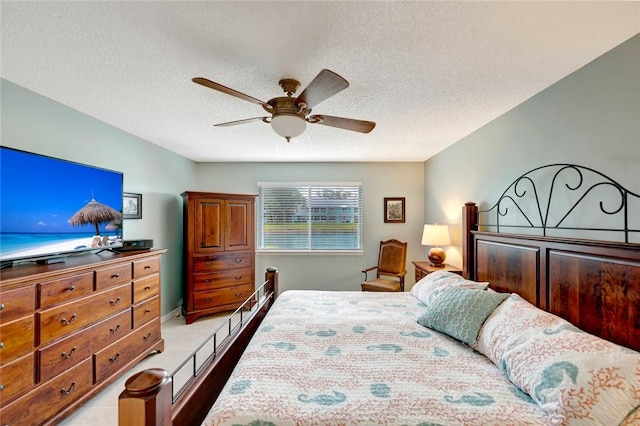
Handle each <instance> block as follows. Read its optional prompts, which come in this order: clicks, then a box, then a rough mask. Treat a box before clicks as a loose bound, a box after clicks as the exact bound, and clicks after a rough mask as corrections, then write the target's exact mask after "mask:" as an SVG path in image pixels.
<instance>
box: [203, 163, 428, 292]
mask: <svg viewBox="0 0 640 426" xmlns="http://www.w3.org/2000/svg"><path fill="white" fill-rule="evenodd" d="M197 181H198V185H197V187H194V188H192V189H193V190H198V191H212V192H231V193H233V192H236V193H242V194H255V193H256V191H257V186H256V185H257V182H282V181H285V182H287V181H288V182H327V181H329V182H330V181H334V182H335V181H348V182H353V181H357V182H362V183H363V209H364V211H363V218H364V220H363V221H364V238H363V245H364V254H363V255H318V254H316V255H307V254H301V255H293V254H286V255H285V254H280V255H275V254H258V255H257V256H256V274H257V275H258V277H259V279H260V280H261V279H262V277H263V276H264V271H265V269H266V268H267V267H268V266H276V267H278V269H279V270H280V272H281V274H280V288H281V290H288V289H294V288H295V289H313V290H356V291H359V290H360V282H361V281H362V278H363V274H362V272H361V271H362V269H364V268H366V267H369V266H373V265H375V264H376V263H377V259H378V249H379V245H380V241H381V240H386V239H390V238H395V239H398V240H401V241H406V242H408V243H409V246H408V255H407V263H408V265H407V277H406V280H405V283H406V286H405V289H406V290H409V289H410V288H411V286H412V285H413V283H414V271H413V265H412V264H411V262H410V261H411V260H416V259H418V260H421V259H425V258H426V250H425V249H424V248H423V247H422V246H421V245H420V238H421V236H422V226H423V225H424V224H423V222H422V218H423V217H424V211H423V206H424V188H423V182H424V165H423V163H199V164H198V166H197ZM385 197H405V198H406V212H405V216H406V222H405V223H403V224H399V223H393V224H389V223H387V224H385V223H384V214H383V211H384V210H383V208H384V198H385Z"/></svg>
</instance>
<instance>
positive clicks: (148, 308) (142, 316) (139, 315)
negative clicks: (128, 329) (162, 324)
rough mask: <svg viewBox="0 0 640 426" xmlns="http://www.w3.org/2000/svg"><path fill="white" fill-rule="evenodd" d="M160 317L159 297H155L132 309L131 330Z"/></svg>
mask: <svg viewBox="0 0 640 426" xmlns="http://www.w3.org/2000/svg"><path fill="white" fill-rule="evenodd" d="M159 316H160V297H158V296H156V297H154V298H152V299H149V300H147V301H145V302H142V303H140V304H138V305H136V306H134V307H133V329H134V330H135V329H137V328H139V327H140V326H141V325H142V324H145V323H147V322H149V321H151V320H152V319H155V318H158V317H159Z"/></svg>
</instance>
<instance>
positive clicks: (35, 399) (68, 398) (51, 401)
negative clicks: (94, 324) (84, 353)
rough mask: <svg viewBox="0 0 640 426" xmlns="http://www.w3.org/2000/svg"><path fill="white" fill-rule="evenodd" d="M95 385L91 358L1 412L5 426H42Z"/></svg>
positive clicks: (0, 415)
mask: <svg viewBox="0 0 640 426" xmlns="http://www.w3.org/2000/svg"><path fill="white" fill-rule="evenodd" d="M92 384H93V368H92V365H91V358H88V359H86V360H85V361H83V362H81V363H79V364H77V365H76V366H75V367H73V368H72V369H71V370H69V371H67V372H65V373H64V374H61V375H60V376H58V377H56V378H55V379H53V380H51V381H49V382H47V383H45V384H43V385H41V386H38V387H37V388H36V389H34V390H32V391H31V392H29V393H28V394H26V395H24V396H23V397H22V398H20V399H18V400H16V401H14V402H12V403H10V404H9V405H7V406H5V407H3V408H2V410H1V411H0V419H2V425H5V424H7V425H10V426H12V425H20V426H23V425H24V426H26V425H34V426H35V425H40V424H42V423H43V420H45V419H49V418H51V417H52V416H53V415H55V414H56V413H57V412H58V411H60V410H61V409H62V408H64V407H66V406H67V405H69V404H71V403H72V402H73V401H75V400H77V399H79V398H81V397H82V396H84V394H85V393H87V392H88V391H89V390H90V389H91V386H92Z"/></svg>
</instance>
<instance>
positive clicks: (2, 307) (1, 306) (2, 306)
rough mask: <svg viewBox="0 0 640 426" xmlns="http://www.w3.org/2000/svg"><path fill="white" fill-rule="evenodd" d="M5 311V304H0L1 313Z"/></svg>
mask: <svg viewBox="0 0 640 426" xmlns="http://www.w3.org/2000/svg"><path fill="white" fill-rule="evenodd" d="M3 309H4V303H0V311H1V310H3Z"/></svg>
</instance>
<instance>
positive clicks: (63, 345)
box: [38, 309, 132, 382]
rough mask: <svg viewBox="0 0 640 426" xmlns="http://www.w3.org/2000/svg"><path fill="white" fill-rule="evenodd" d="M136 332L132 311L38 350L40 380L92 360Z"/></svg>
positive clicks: (47, 378) (121, 313) (122, 313)
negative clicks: (133, 325) (106, 348)
mask: <svg viewBox="0 0 640 426" xmlns="http://www.w3.org/2000/svg"><path fill="white" fill-rule="evenodd" d="M131 330H132V328H131V312H130V311H129V309H127V310H126V311H123V312H120V313H119V314H116V315H114V316H112V317H109V318H107V319H106V320H104V321H100V322H99V323H97V324H96V325H94V326H92V327H90V328H87V329H86V330H83V331H80V332H79V333H76V334H73V335H72V336H69V337H67V338H65V339H63V340H60V341H59V342H56V343H54V344H52V345H49V346H46V347H45V348H43V349H40V350H39V351H38V353H39V355H40V362H39V366H40V368H39V371H40V381H41V382H43V381H46V380H49V379H51V378H52V377H55V376H57V375H58V374H60V373H62V372H64V371H66V370H67V369H69V368H71V367H73V366H74V365H76V364H77V363H78V362H79V361H81V360H83V359H85V358H90V357H91V355H93V354H94V353H95V352H97V351H99V350H100V349H103V348H105V347H107V346H109V345H110V344H112V343H114V342H116V341H117V340H119V339H120V338H122V337H124V336H126V335H127V334H128V333H130V332H131Z"/></svg>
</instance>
